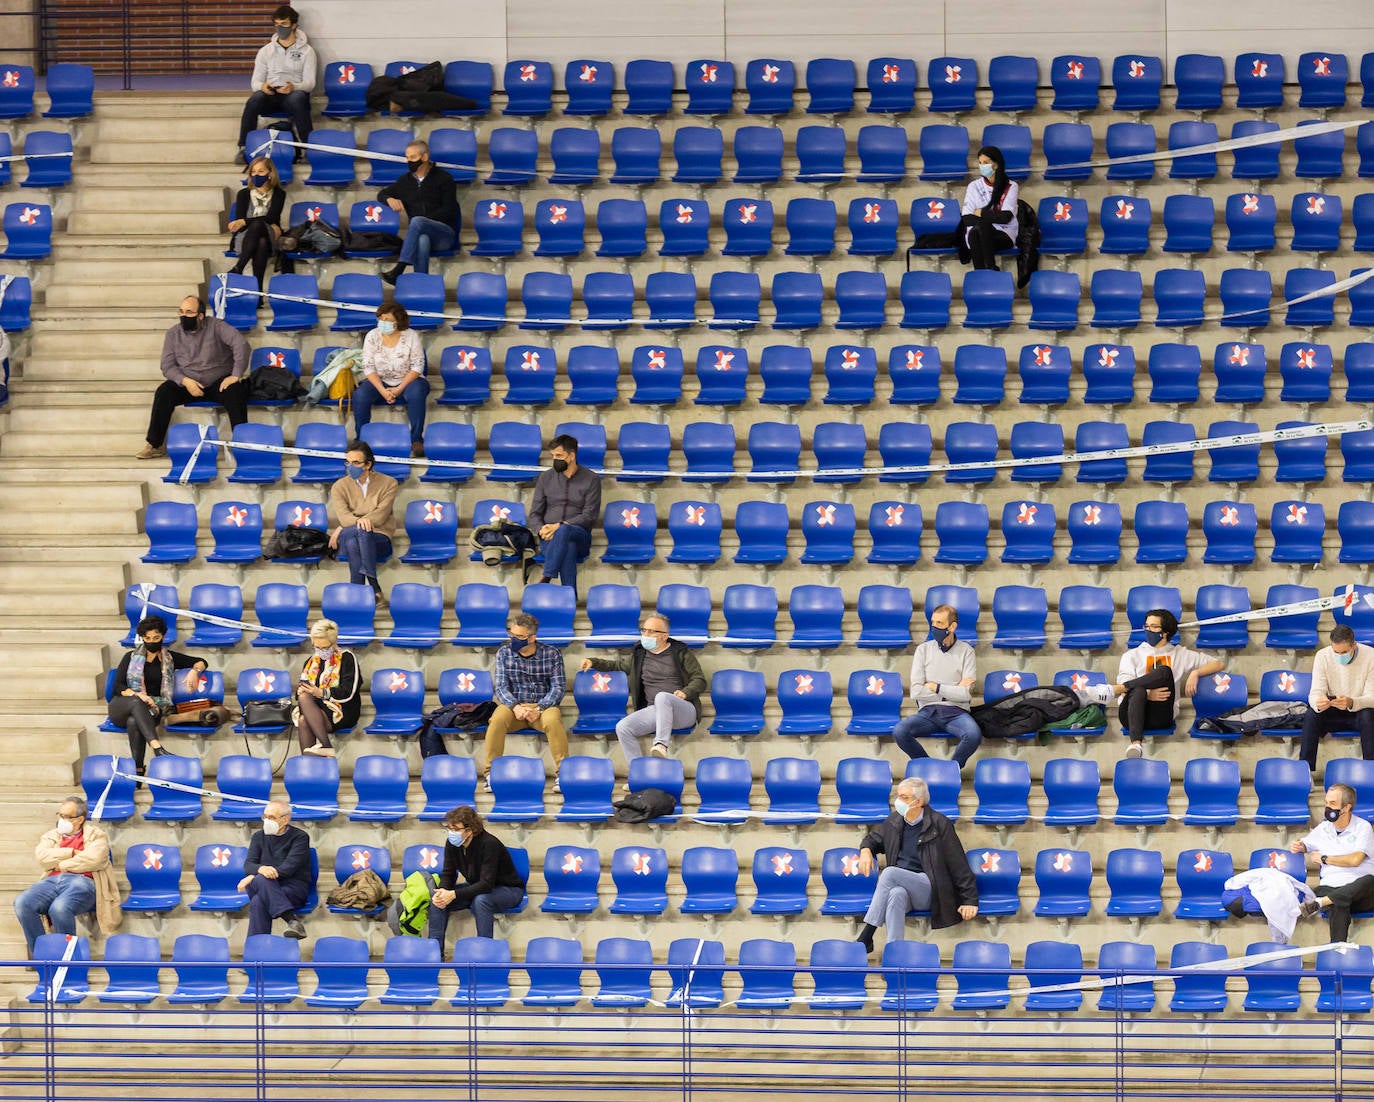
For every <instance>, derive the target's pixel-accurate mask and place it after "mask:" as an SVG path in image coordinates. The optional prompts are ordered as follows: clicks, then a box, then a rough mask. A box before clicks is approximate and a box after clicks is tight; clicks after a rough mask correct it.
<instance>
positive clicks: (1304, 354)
mask: <svg viewBox="0 0 1374 1102" xmlns="http://www.w3.org/2000/svg"><path fill="white" fill-rule="evenodd" d="M1298 366H1299V367H1316V366H1317V350H1316V349H1315V348H1299V349H1298Z"/></svg>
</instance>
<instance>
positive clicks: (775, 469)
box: [748, 421, 802, 483]
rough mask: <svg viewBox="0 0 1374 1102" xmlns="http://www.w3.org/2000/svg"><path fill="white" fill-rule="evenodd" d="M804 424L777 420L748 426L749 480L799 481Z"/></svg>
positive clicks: (757, 422)
mask: <svg viewBox="0 0 1374 1102" xmlns="http://www.w3.org/2000/svg"><path fill="white" fill-rule="evenodd" d="M801 446H802V439H801V427H800V426H799V425H793V424H783V423H779V422H774V421H761V422H760V421H756V422H754V423H753V424H752V425H750V426H749V444H748V447H749V460H750V468H751V469H750V473H749V475H748V480H749V481H750V482H778V483H790V482H795V481H796V477H797V476H796V471H797V468H798V464H799V463H800V462H801Z"/></svg>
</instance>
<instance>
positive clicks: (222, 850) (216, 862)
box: [210, 846, 234, 869]
mask: <svg viewBox="0 0 1374 1102" xmlns="http://www.w3.org/2000/svg"><path fill="white" fill-rule="evenodd" d="M233 856H234V851H233V850H231V849H230V848H229V847H228V846H215V848H214V849H212V850H211V851H210V867H211V868H214V869H222V868H224V867H225V866H226V865H227V864H229V859H230V858H231V857H233Z"/></svg>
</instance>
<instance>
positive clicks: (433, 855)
mask: <svg viewBox="0 0 1374 1102" xmlns="http://www.w3.org/2000/svg"><path fill="white" fill-rule="evenodd" d="M438 867H439V851H438V850H437V849H435V848H434V847H433V846H421V847H420V868H422V869H437V868H438Z"/></svg>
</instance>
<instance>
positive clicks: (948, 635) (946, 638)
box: [926, 627, 954, 647]
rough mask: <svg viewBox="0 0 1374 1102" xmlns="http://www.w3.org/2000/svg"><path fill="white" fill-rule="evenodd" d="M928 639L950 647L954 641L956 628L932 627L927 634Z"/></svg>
mask: <svg viewBox="0 0 1374 1102" xmlns="http://www.w3.org/2000/svg"><path fill="white" fill-rule="evenodd" d="M926 639H928V640H929V641H930V642H932V643H939V644H940V646H942V647H948V646H949V645H950V644H951V643H953V642H954V629H953V628H937V627H932V628H931V629H930V631H929V632H928V633H927V634H926Z"/></svg>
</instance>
